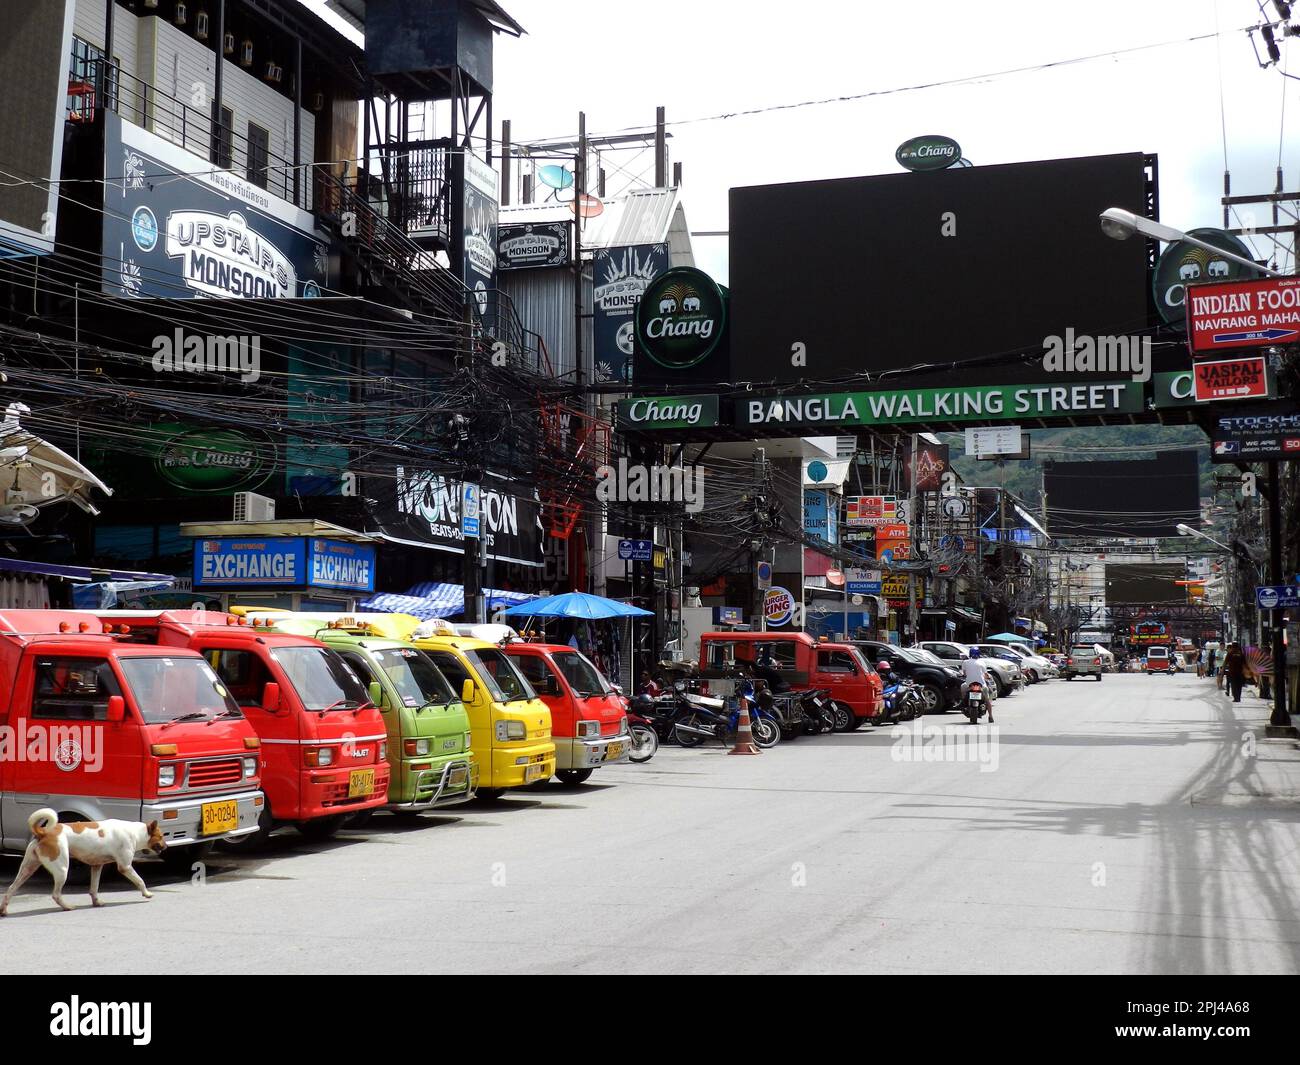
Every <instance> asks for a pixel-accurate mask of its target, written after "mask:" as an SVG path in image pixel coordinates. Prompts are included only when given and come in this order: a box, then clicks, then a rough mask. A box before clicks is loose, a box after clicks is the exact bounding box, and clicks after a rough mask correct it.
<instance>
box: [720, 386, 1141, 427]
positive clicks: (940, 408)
mask: <svg viewBox="0 0 1300 1065" xmlns="http://www.w3.org/2000/svg"><path fill="white" fill-rule="evenodd" d="M1143 405H1144V399H1143V393H1142V384H1141V382H1138V381H1115V382H1104V383H1102V382H1099V383H1095V384H1078V385H986V386H979V387H970V388H909V389H901V390H899V391H894V392H834V393H822V394H820V395H817V394H814V395H799V396H780V395H769V396H755V397H753V398H752V399H745V400H743V401H740V402H737V404H736V407H737V411H736V423H737V424H738V425H740V426H743V427H751V426H753V427H771V426H777V425H801V426H803V425H810V426H853V425H900V424H910V423H943V422H977V421H985V420H987V419H989V418H1002V417H1005V416H1007V415H1015V416H1018V417H1022V418H1069V417H1072V416H1075V415H1099V414H1137V413H1140V412H1141V411H1142V409H1143Z"/></svg>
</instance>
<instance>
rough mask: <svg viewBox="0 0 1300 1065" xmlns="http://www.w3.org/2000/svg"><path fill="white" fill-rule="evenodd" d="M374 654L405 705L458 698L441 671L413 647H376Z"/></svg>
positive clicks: (443, 701) (427, 703) (425, 703)
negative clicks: (383, 648) (379, 648)
mask: <svg viewBox="0 0 1300 1065" xmlns="http://www.w3.org/2000/svg"><path fill="white" fill-rule="evenodd" d="M374 656H375V662H376V664H377V665H378V666H379V668H380V669H382V670H383V671H384V675H385V676H386V677H387V678H388V679H389V680H390V681H391V682H392V684H393V687H394V688H396V689H397V695H398V698H400V699H401V700H402V704H403V705H404V706H430V705H433V704H437V703H450V702H452V701H454V700H455V698H456V695H455V693H454V692H453V691H452V690H451V685H450V684H448V683H447V678H446V677H444V676H443V675H442V671H441V670H439V669H438V667H437V666H435V665H434V664H433V663H432V662H431V661H429V659H428V658H426V657H425V656H424V655H423V654H422V653H420V652H419V651H417V650H416V649H415V648H414V647H394V648H389V649H388V650H384V651H375V652H374Z"/></svg>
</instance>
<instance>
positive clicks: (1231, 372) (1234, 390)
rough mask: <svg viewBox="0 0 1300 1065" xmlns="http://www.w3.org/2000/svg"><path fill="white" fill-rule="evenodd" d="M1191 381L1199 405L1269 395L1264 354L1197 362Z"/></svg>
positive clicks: (1262, 397) (1266, 396)
mask: <svg viewBox="0 0 1300 1065" xmlns="http://www.w3.org/2000/svg"><path fill="white" fill-rule="evenodd" d="M1192 378H1193V381H1194V384H1195V395H1196V399H1197V401H1198V402H1200V403H1206V402H1214V401H1217V400H1224V399H1267V398H1268V396H1269V374H1268V359H1267V358H1265V357H1264V356H1263V355H1252V356H1248V357H1244V358H1239V359H1215V360H1213V361H1208V362H1198V363H1196V365H1195V366H1193V367H1192Z"/></svg>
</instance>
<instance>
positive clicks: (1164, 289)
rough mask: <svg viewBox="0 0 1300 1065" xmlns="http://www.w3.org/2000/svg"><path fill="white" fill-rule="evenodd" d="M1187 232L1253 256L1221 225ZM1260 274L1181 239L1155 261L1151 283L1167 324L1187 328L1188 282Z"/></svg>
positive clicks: (1233, 250)
mask: <svg viewBox="0 0 1300 1065" xmlns="http://www.w3.org/2000/svg"><path fill="white" fill-rule="evenodd" d="M1187 235H1188V236H1189V237H1195V238H1196V239H1197V240H1202V241H1204V242H1205V243H1206V244H1212V245H1213V246H1214V247H1216V248H1221V249H1222V250H1224V251H1229V252H1232V253H1233V254H1234V255H1240V256H1241V257H1242V258H1244V259H1250V258H1252V257H1253V253H1252V252H1251V250H1250V249H1249V248H1248V247H1246V245H1245V244H1243V243H1242V242H1241V241H1240V240H1238V239H1237V238H1236V237H1234V236H1233V235H1232V234H1231V233H1228V232H1226V231H1224V230H1222V229H1192V230H1189V231H1188V234H1187ZM1260 276H1261V274H1260V272H1259V271H1258V270H1252V269H1250V268H1249V267H1247V266H1243V265H1242V264H1241V263H1235V262H1233V261H1232V260H1231V259H1228V258H1226V257H1225V256H1222V255H1216V254H1215V253H1214V252H1213V251H1211V250H1209V249H1207V248H1198V247H1197V246H1196V245H1195V244H1189V243H1188V242H1187V241H1185V240H1179V241H1175V242H1174V243H1173V244H1170V245H1169V247H1168V248H1166V249H1165V252H1164V254H1163V255H1161V256H1160V258H1159V260H1158V261H1157V262H1156V268H1155V272H1154V274H1153V275H1152V282H1151V286H1152V289H1153V295H1154V296H1155V301H1156V307H1157V308H1158V309H1159V311H1160V317H1161V318H1163V319H1164V320H1165V322H1166V323H1167V324H1169V325H1172V326H1174V327H1175V328H1177V329H1178V330H1180V331H1184V330H1186V328H1187V309H1186V306H1185V304H1186V302H1187V286H1188V285H1194V284H1197V283H1199V282H1202V281H1246V280H1250V279H1252V278H1256V277H1260Z"/></svg>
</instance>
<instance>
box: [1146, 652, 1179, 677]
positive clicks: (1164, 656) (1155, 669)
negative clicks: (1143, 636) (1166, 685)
mask: <svg viewBox="0 0 1300 1065" xmlns="http://www.w3.org/2000/svg"><path fill="white" fill-rule="evenodd" d="M1147 672H1148V673H1173V672H1174V663H1173V660H1172V658H1171V657H1170V654H1169V648H1168V647H1148V648H1147Z"/></svg>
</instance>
